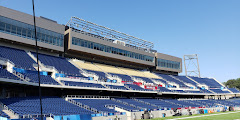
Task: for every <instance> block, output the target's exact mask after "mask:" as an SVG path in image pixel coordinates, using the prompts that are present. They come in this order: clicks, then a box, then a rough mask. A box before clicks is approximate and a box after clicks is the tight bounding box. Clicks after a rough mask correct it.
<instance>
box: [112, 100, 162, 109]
mask: <svg viewBox="0 0 240 120" xmlns="http://www.w3.org/2000/svg"><path fill="white" fill-rule="evenodd" d="M116 99H117V100H120V101H122V102H126V103H128V104H133V105H135V106H138V107H141V108H144V109H158V108H157V107H155V106H151V105H148V104H145V103H142V102H139V101H136V100H133V99H126V98H116Z"/></svg>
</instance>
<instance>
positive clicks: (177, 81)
mask: <svg viewBox="0 0 240 120" xmlns="http://www.w3.org/2000/svg"><path fill="white" fill-rule="evenodd" d="M157 75H159V76H160V77H162V78H164V79H166V80H167V81H171V82H174V83H177V84H179V86H180V87H188V86H187V85H185V84H184V83H183V82H181V81H179V80H176V79H174V78H172V77H170V76H169V75H164V74H157Z"/></svg>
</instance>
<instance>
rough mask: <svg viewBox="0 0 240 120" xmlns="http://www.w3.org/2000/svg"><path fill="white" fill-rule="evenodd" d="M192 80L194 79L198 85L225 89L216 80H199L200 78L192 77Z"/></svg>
mask: <svg viewBox="0 0 240 120" xmlns="http://www.w3.org/2000/svg"><path fill="white" fill-rule="evenodd" d="M190 78H192V79H194V80H195V81H196V82H198V83H201V84H205V85H207V86H209V87H210V88H220V87H223V86H222V85H220V84H219V83H218V82H217V81H215V80H214V79H209V78H199V77H190Z"/></svg>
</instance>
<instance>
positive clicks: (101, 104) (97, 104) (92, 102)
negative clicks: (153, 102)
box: [73, 99, 138, 113]
mask: <svg viewBox="0 0 240 120" xmlns="http://www.w3.org/2000/svg"><path fill="white" fill-rule="evenodd" d="M73 100H75V101H76V102H79V103H82V104H84V105H88V106H89V107H91V108H95V109H97V110H98V111H102V112H108V113H115V112H117V111H115V110H114V109H109V108H107V107H106V105H113V106H117V107H119V108H122V109H125V110H127V111H132V110H138V109H137V108H134V107H131V106H129V105H124V104H122V103H119V102H115V101H112V100H110V99H73Z"/></svg>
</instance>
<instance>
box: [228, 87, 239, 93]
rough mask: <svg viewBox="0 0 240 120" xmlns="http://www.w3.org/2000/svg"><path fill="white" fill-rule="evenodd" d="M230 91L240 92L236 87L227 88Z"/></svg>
mask: <svg viewBox="0 0 240 120" xmlns="http://www.w3.org/2000/svg"><path fill="white" fill-rule="evenodd" d="M228 89H229V90H230V91H232V92H233V93H240V91H239V90H237V89H236V88H228Z"/></svg>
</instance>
